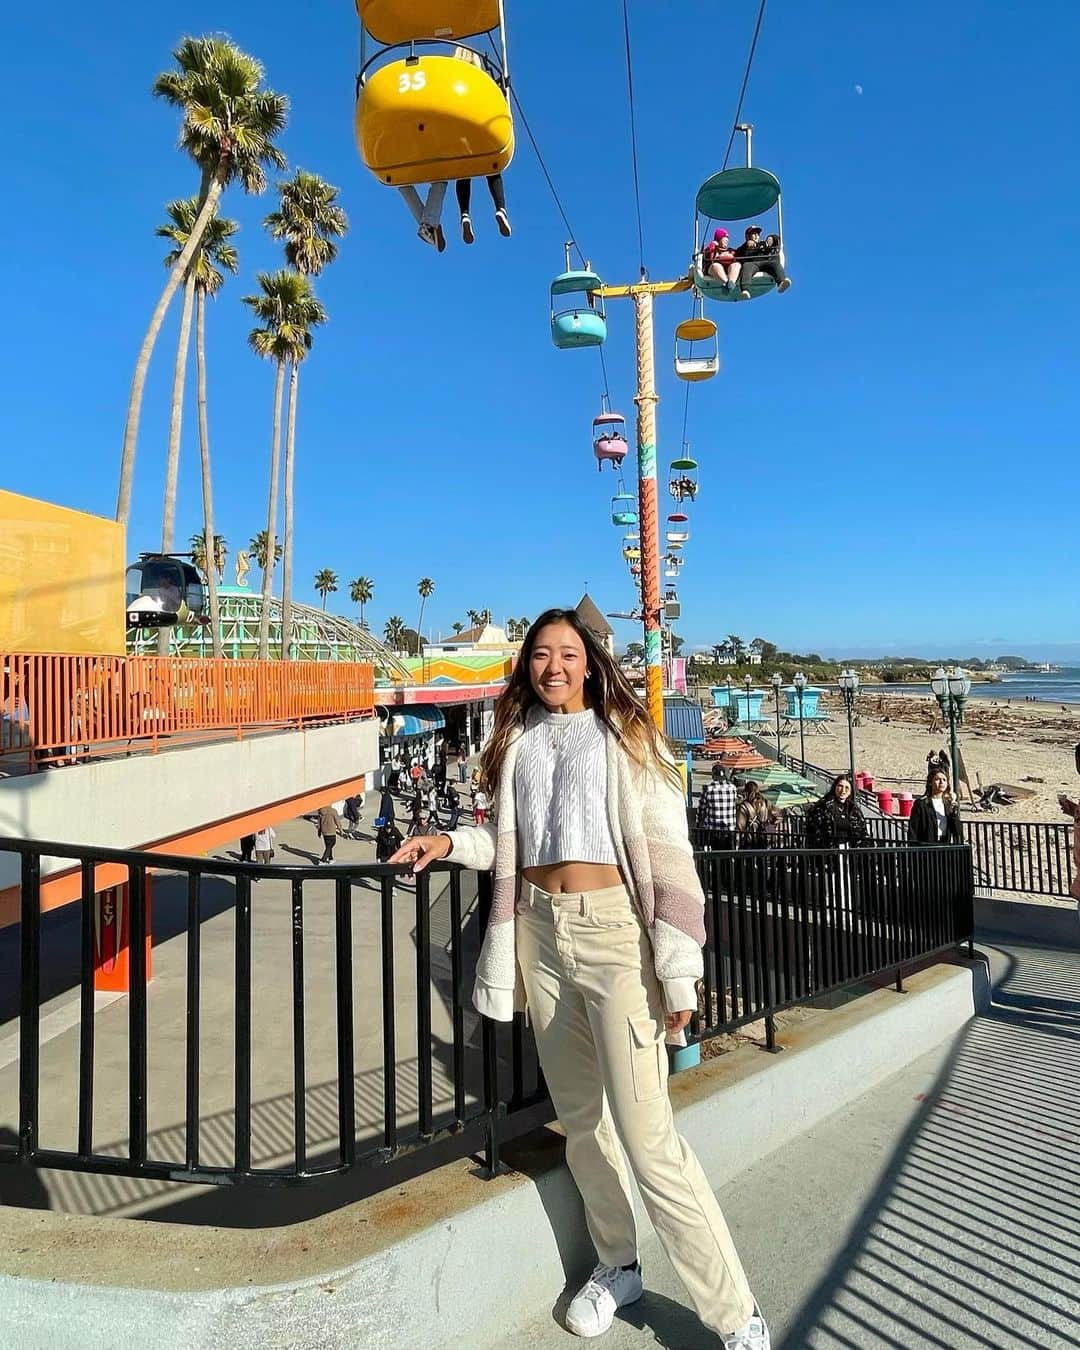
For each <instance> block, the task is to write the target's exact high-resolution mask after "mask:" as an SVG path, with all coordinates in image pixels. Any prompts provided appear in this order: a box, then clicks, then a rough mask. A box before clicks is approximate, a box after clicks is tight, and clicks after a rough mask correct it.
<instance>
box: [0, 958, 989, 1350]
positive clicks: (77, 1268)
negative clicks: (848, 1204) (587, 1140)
mask: <svg viewBox="0 0 1080 1350" xmlns="http://www.w3.org/2000/svg"><path fill="white" fill-rule="evenodd" d="M906 988H907V992H906V993H905V994H896V993H894V992H893V991H892V990H889V989H882V990H878V991H876V992H874V993H872V994H869V995H867V996H865V997H863V998H860V999H857V1000H855V1001H854V1002H852V1003H850V1004H848V1005H846V1006H845V1007H843V1008H840V1009H837V1010H835V1011H831V1012H828V1013H824V1014H822V1015H821V1016H820V1017H817V1018H815V1020H814V1021H813V1022H812V1023H810V1022H808V1023H805V1024H802V1025H801V1026H799V1027H798V1028H797V1029H796V1028H793V1029H789V1031H788V1032H786V1033H785V1034H784V1036H783V1041H784V1043H785V1050H784V1052H783V1053H782V1054H780V1055H776V1056H772V1055H767V1054H765V1053H764V1052H763V1051H761V1050H758V1049H755V1048H748V1047H747V1048H743V1049H739V1050H736V1051H734V1052H733V1053H731V1054H728V1055H725V1056H723V1057H722V1058H721V1059H719V1060H713V1061H710V1062H709V1063H707V1064H705V1065H703V1066H702V1067H701V1068H700V1069H697V1070H694V1071H692V1072H689V1073H683V1074H679V1075H678V1076H677V1077H676V1078H674V1079H673V1080H672V1084H671V1096H672V1104H673V1106H674V1108H675V1112H676V1120H677V1126H678V1129H679V1132H680V1133H681V1134H682V1135H683V1136H684V1137H685V1138H686V1139H687V1141H688V1142H689V1144H690V1145H691V1147H692V1148H694V1150H695V1151H696V1152H697V1154H698V1156H699V1158H700V1159H701V1162H702V1165H703V1167H704V1168H705V1171H706V1173H707V1175H708V1177H709V1181H710V1184H711V1185H712V1186H713V1187H716V1188H718V1187H720V1186H722V1185H723V1184H724V1183H725V1182H727V1181H729V1180H731V1178H732V1177H734V1176H736V1175H737V1174H738V1173H739V1172H741V1171H742V1170H744V1169H745V1168H747V1167H749V1166H751V1165H752V1164H753V1163H755V1162H758V1161H759V1160H760V1159H761V1158H763V1157H765V1156H766V1155H767V1154H769V1153H771V1152H773V1151H774V1150H775V1149H777V1148H779V1147H781V1146H782V1145H783V1144H786V1143H788V1142H789V1141H790V1140H792V1139H794V1138H796V1137H797V1136H798V1135H800V1134H801V1133H803V1132H804V1131H805V1130H807V1129H809V1128H810V1127H811V1126H813V1125H815V1124H816V1123H817V1122H819V1121H821V1120H823V1119H825V1118H826V1117H827V1116H829V1115H831V1114H832V1113H833V1112H836V1111H839V1110H841V1109H843V1107H844V1106H846V1105H847V1104H848V1103H849V1102H852V1101H854V1100H855V1099H856V1098H858V1097H859V1096H861V1095H862V1094H864V1093H867V1092H870V1091H872V1090H873V1089H874V1088H875V1087H876V1086H877V1085H879V1084H881V1083H882V1082H883V1081H884V1080H885V1079H887V1078H889V1077H890V1076H891V1075H893V1074H895V1073H896V1072H897V1071H898V1070H899V1069H901V1068H902V1067H904V1066H905V1065H906V1064H909V1063H911V1062H912V1061H913V1060H915V1059H917V1058H919V1057H920V1056H921V1055H923V1054H924V1053H926V1052H927V1051H929V1050H931V1049H933V1048H934V1047H936V1046H938V1045H940V1044H941V1043H942V1042H943V1041H944V1040H946V1039H948V1038H949V1037H950V1036H952V1035H954V1034H955V1033H956V1032H958V1031H960V1030H961V1028H962V1027H963V1026H964V1025H965V1024H966V1023H967V1022H968V1021H969V1020H970V1018H971V1017H972V1016H973V1014H974V1012H975V1010H976V1007H981V1006H984V1005H985V1001H986V998H987V996H988V987H987V983H986V979H985V971H984V968H983V967H982V965H981V964H980V963H974V964H972V965H970V966H969V965H966V964H958V965H937V966H931V967H929V968H927V969H925V970H922V971H919V972H917V973H916V974H914V975H912V976H911V977H910V978H909V979H908V980H907V981H906ZM512 1161H513V1163H514V1165H515V1166H516V1167H518V1168H519V1169H520V1170H518V1171H516V1172H513V1173H511V1174H510V1175H508V1176H504V1177H500V1178H499V1179H497V1180H496V1181H492V1182H484V1181H480V1180H478V1179H477V1177H476V1175H475V1167H474V1164H473V1163H471V1162H469V1161H464V1162H460V1163H451V1164H449V1165H448V1166H446V1167H443V1168H440V1169H438V1170H437V1171H435V1172H431V1173H427V1174H425V1175H423V1176H421V1177H418V1178H417V1179H416V1180H414V1181H411V1182H409V1183H408V1184H407V1185H405V1186H402V1187H395V1188H393V1189H391V1190H389V1191H387V1192H385V1193H383V1194H381V1195H377V1196H374V1197H372V1198H371V1199H369V1200H364V1201H361V1202H360V1203H358V1204H355V1205H351V1206H348V1207H347V1208H345V1209H342V1210H340V1211H337V1212H335V1213H333V1214H327V1215H323V1216H321V1217H320V1218H317V1219H313V1220H309V1221H307V1222H304V1223H299V1224H295V1225H293V1226H292V1227H290V1228H284V1229H248V1230H228V1229H222V1228H217V1229H207V1228H196V1227H186V1226H185V1225H182V1224H157V1223H151V1222H146V1223H141V1224H139V1225H138V1227H137V1228H136V1227H135V1226H134V1225H132V1224H131V1223H130V1222H128V1221H124V1220H115V1219H113V1220H110V1219H94V1220H86V1219H74V1218H72V1217H71V1216H66V1215H59V1214H51V1213H38V1212H31V1211H28V1210H17V1209H8V1210H2V1209H0V1318H2V1322H3V1325H4V1326H5V1327H7V1328H8V1329H9V1335H10V1336H11V1337H13V1338H14V1339H13V1341H12V1343H13V1344H15V1343H16V1342H17V1343H18V1344H19V1346H20V1347H24V1348H25V1350H113V1348H114V1347H115V1346H117V1345H119V1344H121V1343H122V1345H123V1347H124V1350H144V1348H145V1350H173V1348H174V1347H175V1348H176V1350H181V1347H183V1350H211V1348H212V1347H213V1348H214V1350H216V1347H218V1346H221V1345H227V1344H230V1343H231V1342H232V1341H234V1340H238V1339H239V1340H242V1341H243V1342H244V1343H245V1344H248V1345H253V1346H267V1347H279V1346H280V1347H286V1346H287V1347H289V1350H355V1347H360V1346H362V1347H364V1350H380V1348H381V1350H421V1348H422V1350H451V1348H453V1350H457V1348H458V1347H460V1346H463V1345H468V1346H480V1345H484V1344H490V1343H493V1342H497V1343H499V1344H503V1343H506V1341H507V1340H508V1338H509V1337H510V1335H511V1334H512V1332H513V1330H514V1328H515V1326H520V1325H522V1324H524V1323H526V1322H528V1321H529V1320H530V1319H531V1318H533V1317H534V1316H536V1315H539V1314H541V1313H544V1312H547V1311H548V1310H549V1309H550V1308H551V1305H552V1303H553V1302H554V1300H555V1297H556V1296H557V1294H558V1293H559V1292H560V1291H561V1290H562V1288H563V1286H564V1283H565V1282H566V1281H567V1280H574V1281H576V1280H577V1279H579V1278H583V1277H584V1275H585V1274H586V1273H587V1272H588V1270H589V1268H590V1267H591V1263H592V1259H593V1257H592V1254H591V1250H590V1248H589V1245H588V1241H587V1236H586V1230H585V1224H584V1216H583V1213H582V1209H581V1201H580V1198H579V1197H578V1195H577V1192H576V1190H575V1188H574V1185H573V1182H572V1181H571V1180H570V1176H569V1173H568V1171H567V1170H566V1167H565V1165H564V1164H563V1162H562V1152H561V1147H560V1144H559V1140H558V1138H557V1136H556V1135H555V1134H554V1132H553V1131H540V1132H537V1133H536V1134H535V1135H532V1136H529V1140H528V1141H526V1142H525V1143H523V1145H521V1146H519V1147H518V1148H517V1151H516V1152H515V1153H514V1154H513V1155H512ZM793 1184H796V1183H795V1182H793ZM638 1213H639V1215H642V1210H641V1206H640V1203H639V1205H638ZM641 1222H642V1227H644V1226H645V1223H646V1222H647V1221H646V1220H645V1219H644V1217H643V1216H642V1220H641ZM118 1328H123V1329H124V1335H123V1338H122V1341H121V1340H118V1339H117V1329H118ZM567 1341H568V1343H569V1337H567ZM523 1343H524V1342H523Z"/></svg>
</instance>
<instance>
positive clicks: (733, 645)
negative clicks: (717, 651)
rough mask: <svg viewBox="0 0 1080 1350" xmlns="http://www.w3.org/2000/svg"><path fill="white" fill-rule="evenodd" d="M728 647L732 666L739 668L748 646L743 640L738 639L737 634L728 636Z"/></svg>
mask: <svg viewBox="0 0 1080 1350" xmlns="http://www.w3.org/2000/svg"><path fill="white" fill-rule="evenodd" d="M727 645H728V648H729V650H730V652H731V660H732V664H733V665H736V666H737V665H738V664H739V661H740V659H741V657H742V654H743V652H744V651H745V650H746V644H745V643H744V642H743V640H742V638H741V637H738V636H737V635H736V634H735V633H729V634H728V635H727Z"/></svg>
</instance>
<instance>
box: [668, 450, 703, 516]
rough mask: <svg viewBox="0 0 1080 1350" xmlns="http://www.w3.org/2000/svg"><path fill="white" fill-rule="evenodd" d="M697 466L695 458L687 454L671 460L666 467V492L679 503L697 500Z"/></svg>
mask: <svg viewBox="0 0 1080 1350" xmlns="http://www.w3.org/2000/svg"><path fill="white" fill-rule="evenodd" d="M697 468H698V466H697V460H696V459H691V458H690V456H689V455H684V456H683V457H682V459H673V460H672V461H671V464H670V466H669V469H668V492H670V493H671V495H672V496H673V497H674V498H675V500H676V501H677V502H679V503H680V504H681V503H683V502H687V501H689V502H694V501H697V492H698V478H697Z"/></svg>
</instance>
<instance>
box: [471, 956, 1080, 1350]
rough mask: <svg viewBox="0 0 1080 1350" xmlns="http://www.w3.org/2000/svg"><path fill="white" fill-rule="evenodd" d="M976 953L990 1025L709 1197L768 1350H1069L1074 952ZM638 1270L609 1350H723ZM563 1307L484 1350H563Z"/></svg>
mask: <svg viewBox="0 0 1080 1350" xmlns="http://www.w3.org/2000/svg"><path fill="white" fill-rule="evenodd" d="M980 949H981V950H982V951H983V952H984V953H985V954H986V956H987V957H989V959H990V961H991V967H992V972H993V977H994V1001H993V1006H992V1008H991V1010H990V1012H989V1013H988V1014H987V1015H985V1016H982V1017H978V1018H976V1019H975V1020H974V1021H973V1022H971V1023H970V1025H969V1026H968V1028H967V1029H966V1030H965V1031H964V1032H963V1033H962V1034H961V1035H960V1036H959V1037H957V1038H956V1039H955V1040H954V1041H953V1042H951V1043H949V1044H946V1045H945V1046H943V1047H942V1048H941V1049H940V1050H939V1051H935V1052H934V1053H933V1054H931V1055H928V1056H925V1057H924V1058H923V1059H921V1060H919V1061H917V1062H916V1063H914V1064H912V1065H911V1066H909V1067H908V1068H907V1069H905V1070H904V1071H903V1072H901V1073H899V1074H897V1075H896V1076H895V1077H894V1078H892V1079H890V1080H889V1081H888V1082H887V1083H886V1084H885V1085H884V1086H882V1087H881V1088H879V1089H877V1090H876V1091H875V1092H874V1093H872V1094H870V1095H869V1096H867V1097H864V1098H862V1099H860V1100H859V1101H858V1102H856V1103H855V1105H854V1106H852V1107H851V1108H849V1109H846V1110H844V1111H841V1112H840V1113H838V1114H837V1115H836V1116H834V1117H832V1118H831V1119H829V1120H828V1121H826V1122H825V1123H824V1124H823V1125H821V1126H819V1127H818V1128H816V1129H813V1130H811V1131H809V1132H808V1133H807V1134H805V1135H803V1136H802V1137H801V1138H799V1139H798V1140H797V1141H796V1142H794V1143H792V1144H790V1145H788V1146H787V1147H786V1148H783V1149H781V1150H779V1151H778V1152H777V1153H774V1154H773V1155H772V1156H771V1157H769V1158H768V1159H767V1160H766V1161H765V1162H763V1163H761V1164H759V1165H758V1166H756V1167H754V1168H752V1169H751V1170H750V1171H748V1172H746V1173H744V1174H743V1175H742V1176H741V1177H740V1178H739V1179H738V1180H737V1181H736V1182H734V1183H732V1184H731V1185H729V1186H727V1187H725V1188H724V1189H723V1190H722V1191H721V1192H720V1200H721V1203H722V1205H723V1207H724V1211H725V1213H726V1215H727V1218H728V1221H729V1223H730V1224H731V1227H732V1230H733V1231H734V1233H735V1237H736V1240H737V1242H738V1245H739V1248H740V1251H741V1253H742V1256H743V1260H744V1261H745V1263H746V1266H747V1269H748V1270H749V1272H750V1275H751V1280H752V1283H753V1285H754V1289H755V1292H756V1293H757V1296H758V1298H759V1299H760V1301H761V1304H762V1307H763V1308H764V1310H765V1311H766V1313H767V1315H768V1318H769V1321H770V1325H771V1328H772V1333H773V1345H774V1347H775V1350H804V1347H810V1348H811V1350H825V1348H826V1347H829V1348H830V1350H831V1348H832V1347H852V1346H858V1347H873V1348H874V1350H877V1348H878V1347H882V1348H883V1350H884V1348H888V1350H894V1348H899V1347H918V1350H922V1348H923V1347H941V1350H986V1348H987V1347H1003V1348H1004V1350H1020V1347H1028V1346H1040V1347H1049V1348H1050V1350H1068V1347H1076V1346H1080V1125H1078V1121H1080V1106H1078V1103H1080V954H1078V952H1077V949H1076V948H1075V947H1073V948H1071V949H1066V948H1056V947H1047V946H1043V947H1035V946H1028V945H1024V944H1022V943H1020V942H1018V941H1017V940H1016V939H1014V938H1005V937H995V936H994V935H991V934H987V935H985V937H983V938H982V939H981V941H980ZM642 1259H643V1262H644V1267H645V1279H646V1285H647V1290H648V1292H647V1293H646V1296H645V1297H644V1298H643V1299H642V1300H641V1302H640V1303H638V1304H637V1305H636V1306H634V1307H632V1308H628V1309H626V1310H625V1311H624V1312H623V1313H622V1314H621V1316H620V1320H619V1321H618V1322H617V1323H616V1326H615V1327H614V1328H613V1329H612V1331H611V1333H609V1335H608V1336H606V1337H605V1338H604V1341H603V1344H604V1346H605V1347H607V1350H629V1347H643V1346H655V1345H660V1346H664V1347H668V1350H707V1347H709V1346H710V1345H718V1344H719V1342H718V1340H717V1339H716V1338H714V1337H712V1336H710V1335H709V1334H708V1333H706V1332H705V1331H704V1330H703V1329H702V1327H701V1324H700V1323H699V1322H698V1321H697V1319H696V1318H695V1317H694V1316H693V1314H692V1313H691V1312H689V1311H688V1310H687V1308H686V1306H685V1296H684V1294H683V1291H682V1288H681V1286H680V1285H679V1282H678V1280H677V1279H676V1277H675V1274H674V1272H673V1271H672V1269H671V1267H670V1265H669V1264H668V1262H667V1259H666V1257H665V1256H664V1255H663V1252H662V1251H661V1250H660V1248H659V1245H658V1244H657V1242H656V1239H655V1238H654V1237H653V1235H652V1233H651V1230H650V1233H649V1242H647V1243H646V1244H645V1246H644V1250H643V1252H642ZM570 1292H572V1291H563V1293H562V1296H561V1297H560V1298H559V1300H558V1302H557V1303H556V1304H555V1306H554V1307H553V1309H552V1315H551V1316H549V1317H544V1318H541V1319H540V1320H538V1321H536V1322H534V1323H532V1324H530V1325H528V1326H525V1327H518V1328H516V1329H514V1330H513V1331H512V1332H510V1333H509V1334H508V1335H507V1337H506V1338H505V1339H504V1340H503V1341H501V1342H500V1343H499V1346H498V1350H518V1347H521V1346H524V1345H528V1346H530V1347H535V1348H536V1350H546V1348H547V1347H561V1348H562V1350H568V1348H569V1347H570V1346H572V1345H573V1344H575V1338H574V1337H572V1336H570V1335H569V1334H568V1333H567V1332H565V1331H564V1330H562V1328H561V1325H559V1322H560V1321H561V1317H562V1314H563V1312H564V1310H565V1306H566V1302H567V1300H568V1298H569V1296H570Z"/></svg>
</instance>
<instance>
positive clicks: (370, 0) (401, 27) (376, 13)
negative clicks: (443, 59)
mask: <svg viewBox="0 0 1080 1350" xmlns="http://www.w3.org/2000/svg"><path fill="white" fill-rule="evenodd" d="M356 13H357V17H358V18H359V20H360V22H361V23H362V24H363V25H364V28H365V30H366V31H367V32H368V33H369V34H370V35H371V36H372V37H373V38H374V39H375V41H376V42H378V43H381V44H382V46H384V47H397V46H400V45H401V44H402V43H406V42H410V41H411V40H412V39H414V38H421V39H423V38H426V39H430V40H432V41H440V42H449V41H454V42H457V41H460V40H461V39H462V38H467V37H475V36H476V34H478V33H489V32H491V31H492V30H493V29H496V28H499V27H501V26H502V6H501V5H500V3H499V0H356Z"/></svg>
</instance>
